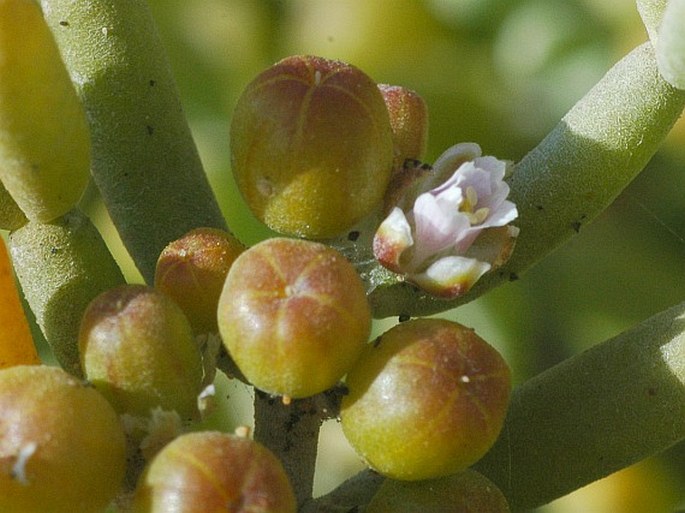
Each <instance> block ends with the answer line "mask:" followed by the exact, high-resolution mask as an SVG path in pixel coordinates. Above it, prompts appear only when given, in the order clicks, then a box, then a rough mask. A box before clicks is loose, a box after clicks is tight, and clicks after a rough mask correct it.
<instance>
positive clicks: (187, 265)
mask: <svg viewBox="0 0 685 513" xmlns="http://www.w3.org/2000/svg"><path fill="white" fill-rule="evenodd" d="M244 250H245V246H243V245H242V244H241V243H240V241H238V239H236V238H235V237H233V236H232V235H231V234H230V233H228V232H226V231H223V230H219V229H216V228H196V229H194V230H191V231H190V232H188V233H186V234H185V235H184V236H183V237H181V238H180V239H177V240H175V241H173V242H171V243H169V245H167V247H166V248H164V250H163V251H162V253H161V254H160V256H159V259H158V260H157V268H156V271H155V288H156V289H157V290H159V291H161V292H163V293H164V294H166V295H167V296H169V297H171V298H172V299H173V300H174V301H176V303H177V304H178V305H179V306H180V307H181V309H182V310H183V313H185V315H186V317H187V318H188V321H189V322H190V325H191V326H192V328H193V332H194V333H195V334H198V335H199V334H204V333H216V332H217V330H218V328H217V323H216V309H217V304H218V303H219V296H220V295H221V290H222V289H223V286H224V281H226V275H227V274H228V270H229V269H230V267H231V265H232V264H233V261H234V260H235V259H236V258H237V257H238V255H239V254H240V253H242V252H243V251H244Z"/></svg>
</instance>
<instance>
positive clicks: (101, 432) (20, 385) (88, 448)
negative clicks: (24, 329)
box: [0, 366, 126, 513]
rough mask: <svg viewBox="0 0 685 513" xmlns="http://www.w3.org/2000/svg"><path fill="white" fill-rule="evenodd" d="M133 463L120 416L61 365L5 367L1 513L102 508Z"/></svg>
mask: <svg viewBox="0 0 685 513" xmlns="http://www.w3.org/2000/svg"><path fill="white" fill-rule="evenodd" d="M125 467H126V453H125V438H124V433H123V431H122V428H121V425H120V423H119V419H118V417H117V415H116V413H115V412H114V410H113V409H112V407H111V406H110V405H109V404H108V403H107V401H106V400H105V399H104V398H103V397H102V396H101V395H100V394H99V393H98V392H97V391H96V390H95V389H94V388H93V387H91V386H88V385H86V384H85V383H83V382H81V381H78V380H77V379H75V378H74V377H72V376H70V375H69V374H67V373H66V372H64V371H63V370H61V369H58V368H56V367H46V366H18V367H12V368H10V369H4V370H2V371H0V511H3V512H7V513H48V512H49V513H91V512H92V513H101V512H102V511H103V510H104V508H105V507H106V506H107V504H108V503H109V502H110V501H111V500H112V499H113V498H114V496H115V495H116V493H117V491H118V490H119V487H120V486H121V483H122V481H123V477H124V470H125Z"/></svg>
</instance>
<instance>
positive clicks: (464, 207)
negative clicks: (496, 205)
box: [459, 186, 490, 226]
mask: <svg viewBox="0 0 685 513" xmlns="http://www.w3.org/2000/svg"><path fill="white" fill-rule="evenodd" d="M477 205H478V193H477V192H476V189H474V188H473V187H472V186H468V187H467V188H466V198H464V201H462V202H461V205H459V212H461V213H463V214H465V215H466V217H467V218H468V220H469V223H471V226H474V225H477V224H481V223H482V222H483V221H485V220H486V219H487V217H488V215H489V214H490V209H489V208H487V207H481V208H479V209H476V206H477ZM474 209H476V210H474Z"/></svg>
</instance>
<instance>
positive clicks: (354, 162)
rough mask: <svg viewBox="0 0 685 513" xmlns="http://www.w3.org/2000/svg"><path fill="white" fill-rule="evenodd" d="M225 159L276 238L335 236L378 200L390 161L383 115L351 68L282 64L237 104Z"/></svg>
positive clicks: (301, 61) (372, 90) (369, 85)
mask: <svg viewBox="0 0 685 513" xmlns="http://www.w3.org/2000/svg"><path fill="white" fill-rule="evenodd" d="M231 155H232V163H233V174H234V176H235V179H236V183H237V184H238V188H239V189H240V192H241V193H242V195H243V197H244V198H245V200H246V202H247V204H248V206H249V207H250V209H251V210H252V211H253V213H254V214H255V215H256V216H257V218H259V219H260V220H261V221H263V222H264V223H266V224H267V225H268V226H269V227H271V228H272V229H274V230H276V231H278V232H281V233H285V234H289V235H297V236H300V237H307V238H313V239H318V238H326V237H333V236H336V235H338V234H340V233H341V232H343V231H344V230H346V229H348V228H349V227H351V226H352V225H353V224H355V223H356V222H357V221H359V220H360V219H362V218H363V217H365V216H366V215H368V214H370V213H371V211H372V210H373V209H374V207H375V206H376V205H378V204H379V203H380V201H381V200H382V199H383V194H384V193H385V189H386V188H387V185H388V181H389V179H390V172H391V168H392V161H393V142H392V132H391V128H390V120H389V118H388V111H387V109H386V107H385V103H384V101H383V97H382V96H381V94H380V92H379V90H378V87H377V86H376V84H375V83H374V82H373V80H371V79H370V78H369V77H368V76H367V75H366V74H364V73H363V72H362V71H360V70H359V69H357V68H355V67H354V66H350V65H349V64H345V63H343V62H339V61H331V60H327V59H323V58H321V57H312V56H294V57H288V58H286V59H284V60H282V61H280V62H278V63H276V64H275V65H273V66H272V67H271V68H269V69H267V70H266V71H264V72H262V73H261V74H260V75H259V76H257V78H255V79H254V80H253V81H252V82H251V83H250V84H249V85H248V86H247V88H246V90H245V91H244V92H243V94H242V96H241V97H240V99H239V100H238V104H237V106H236V108H235V112H234V114H233V121H232V124H231Z"/></svg>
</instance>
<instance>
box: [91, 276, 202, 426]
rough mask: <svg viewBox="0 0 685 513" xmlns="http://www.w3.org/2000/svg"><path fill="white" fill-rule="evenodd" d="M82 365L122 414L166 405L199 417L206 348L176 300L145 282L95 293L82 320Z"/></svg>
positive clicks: (142, 411)
mask: <svg viewBox="0 0 685 513" xmlns="http://www.w3.org/2000/svg"><path fill="white" fill-rule="evenodd" d="M79 348H80V351H81V365H82V367H83V370H84V373H85V375H86V377H87V379H88V381H90V382H91V383H93V385H94V386H95V387H96V388H97V389H98V390H99V391H100V392H101V393H102V394H103V395H104V396H105V397H106V398H107V399H108V400H109V401H110V402H111V403H112V405H113V406H114V407H115V408H116V410H117V411H118V412H119V413H129V414H134V415H148V414H149V413H150V410H151V409H153V408H156V407H161V408H163V409H165V410H175V411H177V412H178V413H179V415H181V417H182V418H192V417H196V416H197V414H198V412H197V395H198V394H199V393H200V390H201V387H202V362H201V356H200V350H199V348H198V346H197V344H196V343H195V340H194V339H193V336H192V332H191V329H190V324H188V321H187V320H186V318H185V316H184V315H183V312H182V311H181V309H180V308H179V307H178V305H176V304H175V303H174V302H173V301H172V300H171V299H169V298H168V297H166V296H164V295H163V294H161V293H159V292H156V291H155V290H153V289H152V288H150V287H146V286H143V285H123V286H120V287H116V288H114V289H111V290H109V291H107V292H104V293H103V294H101V295H100V296H98V297H97V298H95V299H94V300H93V301H92V302H91V303H90V305H89V306H88V309H87V310H86V313H85V314H84V316H83V321H82V323H81V331H80V334H79Z"/></svg>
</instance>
